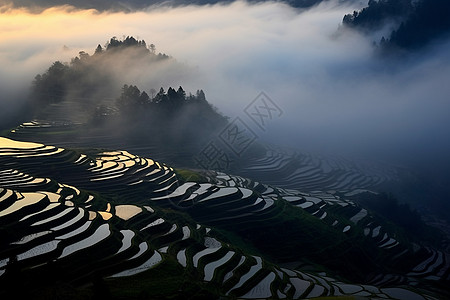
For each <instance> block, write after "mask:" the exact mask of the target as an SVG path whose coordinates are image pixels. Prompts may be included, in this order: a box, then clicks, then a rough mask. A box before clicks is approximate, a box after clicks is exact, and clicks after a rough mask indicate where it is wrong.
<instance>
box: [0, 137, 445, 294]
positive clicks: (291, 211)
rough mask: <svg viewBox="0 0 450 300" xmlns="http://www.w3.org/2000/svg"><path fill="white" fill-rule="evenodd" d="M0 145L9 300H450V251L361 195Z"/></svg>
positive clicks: (98, 154)
mask: <svg viewBox="0 0 450 300" xmlns="http://www.w3.org/2000/svg"><path fill="white" fill-rule="evenodd" d="M0 142H1V144H0V145H1V146H0V162H1V163H0V165H1V170H0V172H1V177H0V187H1V191H0V199H1V201H0V220H1V221H0V224H1V226H0V230H1V233H2V240H1V247H0V249H1V250H0V284H1V285H2V286H3V287H4V289H2V298H3V297H4V296H8V295H10V294H11V295H14V296H15V297H16V296H18V295H23V296H30V295H33V297H34V298H35V299H48V295H54V297H56V295H64V297H65V298H66V299H68V298H72V299H82V298H86V297H94V298H97V297H100V296H99V295H101V294H102V295H110V296H111V297H112V298H117V299H120V298H123V297H126V298H128V299H132V298H136V299H137V298H142V297H144V298H153V299H154V298H161V299H169V298H173V297H183V298H184V299H186V298H195V299H198V298H202V297H203V298H205V299H210V298H211V297H218V296H227V297H239V298H244V299H251V298H295V299H297V298H299V299H300V298H305V297H308V298H313V297H318V296H339V295H352V296H362V297H369V298H372V297H378V298H380V297H381V298H388V299H435V298H442V297H447V296H448V290H446V289H447V288H448V281H449V279H450V278H449V275H450V268H449V267H450V264H449V260H448V255H447V254H446V253H445V252H442V251H440V250H438V249H436V248H435V247H433V246H432V245H431V244H430V242H423V241H421V240H420V238H419V237H412V238H411V237H409V236H408V235H406V234H405V233H404V231H403V230H402V229H400V228H399V227H397V226H395V225H394V224H392V223H389V222H386V220H384V219H383V218H380V217H379V216H377V215H376V214H374V213H372V211H371V210H369V209H368V208H367V209H366V208H364V207H362V206H361V205H359V204H357V203H356V202H354V201H352V200H349V199H350V198H351V197H354V196H355V195H357V194H360V192H359V191H354V192H352V193H350V192H348V193H346V194H337V193H329V192H321V191H314V192H307V193H305V192H302V191H298V190H292V189H283V188H278V187H276V186H269V185H265V184H262V183H258V182H255V181H252V180H250V179H246V178H243V177H239V176H233V175H229V174H225V173H218V172H214V171H209V172H206V171H201V172H199V171H195V170H180V169H173V168H171V167H170V166H167V165H165V164H162V163H158V162H156V161H153V160H152V159H150V158H146V157H140V156H136V155H133V154H131V153H129V152H127V151H124V150H117V149H111V150H110V151H106V150H95V149H86V150H76V151H75V150H70V149H64V148H59V147H56V146H50V145H44V144H38V143H30V142H17V141H14V140H11V139H8V138H1V141H0ZM47 166H50V167H47ZM361 195H362V196H363V194H361ZM361 195H360V196H361ZM429 230H431V229H429ZM19 278H20V279H19ZM162 278H164V279H163V280H161V279H162Z"/></svg>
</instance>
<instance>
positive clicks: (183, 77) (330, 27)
mask: <svg viewBox="0 0 450 300" xmlns="http://www.w3.org/2000/svg"><path fill="white" fill-rule="evenodd" d="M361 5H362V4H361V3H357V4H355V3H353V2H349V3H347V4H342V3H341V4H336V2H333V1H328V2H326V3H325V4H321V5H319V6H317V7H313V8H311V9H308V10H298V9H293V8H292V7H289V6H287V5H284V4H282V3H276V2H265V3H258V4H248V3H245V2H234V3H231V4H227V5H219V4H217V5H206V6H193V5H192V6H184V7H176V8H170V7H149V8H147V9H145V10H142V11H137V12H133V13H124V12H108V11H103V12H98V11H96V10H93V9H90V10H83V9H76V8H74V7H70V6H62V7H52V8H49V9H46V10H43V11H40V12H38V13H31V12H29V11H28V10H26V9H17V8H11V7H10V6H3V7H2V8H0V91H1V93H0V94H1V95H0V117H2V118H7V116H11V115H13V113H14V111H15V109H16V108H18V107H19V104H20V103H22V101H23V99H25V98H26V95H27V91H28V87H29V86H30V84H31V81H32V80H33V78H34V76H35V75H36V74H38V73H43V72H44V71H45V70H46V69H47V68H48V67H49V66H50V65H51V63H52V62H54V61H56V60H60V61H66V62H69V61H70V59H71V58H72V57H74V56H76V55H77V54H78V52H79V51H82V50H83V51H86V52H88V53H90V54H92V53H93V52H94V49H95V48H96V46H97V44H102V45H104V44H105V43H106V42H107V41H108V40H109V39H110V38H111V37H113V36H116V37H118V38H122V37H123V36H128V35H132V36H134V37H136V38H139V39H144V40H145V41H146V42H147V44H150V43H153V44H155V45H156V50H157V52H163V53H166V54H168V55H170V56H172V57H174V58H175V59H176V61H177V63H178V64H177V66H178V67H177V68H174V66H173V65H171V66H165V67H161V68H158V69H150V70H135V72H128V73H127V76H129V78H127V81H129V82H128V83H132V84H136V85H137V86H138V87H139V88H140V89H141V90H146V91H147V92H148V90H149V89H150V88H155V89H156V90H158V89H159V87H160V86H163V87H164V88H165V89H167V88H168V87H169V86H174V87H178V86H180V85H181V86H183V88H184V89H185V90H186V91H187V92H192V93H194V92H195V91H196V90H197V89H203V90H204V91H205V94H206V97H207V99H208V101H210V102H211V103H213V104H214V105H215V106H216V107H217V108H218V109H219V111H221V112H222V113H223V114H225V115H227V116H230V117H231V119H233V118H234V117H236V116H239V117H242V118H244V116H245V114H244V109H245V107H246V106H247V105H249V104H250V103H251V102H252V101H253V100H254V99H255V97H257V96H258V95H259V93H260V92H264V93H265V94H266V95H267V96H268V97H269V98H270V99H271V100H272V101H273V102H274V103H276V104H277V106H278V107H279V108H280V109H281V110H282V112H283V113H282V114H281V116H279V117H277V118H274V119H273V120H271V122H270V124H268V125H267V127H266V128H265V130H264V131H257V134H258V136H259V138H260V139H262V140H265V141H269V142H271V143H275V144H280V145H286V146H290V147H296V148H299V149H304V150H307V151H321V152H325V153H338V154H344V155H345V154H348V155H357V156H362V157H368V158H376V159H383V160H388V161H393V162H397V161H398V162H401V163H404V162H414V163H422V164H428V163H431V162H432V163H437V164H439V163H440V162H442V160H450V158H448V155H447V153H449V151H450V141H449V140H450V139H449V138H448V137H449V136H450V118H449V114H450V85H449V84H448V78H450V57H449V56H448V54H447V53H449V52H448V51H449V48H450V42H449V41H446V40H443V41H439V42H436V43H435V44H433V45H431V46H430V47H427V48H426V49H424V50H421V51H418V52H416V53H413V54H405V55H400V56H397V57H388V58H386V57H385V58H382V57H379V56H377V55H376V51H375V50H374V47H373V41H378V40H379V38H380V37H381V35H382V34H383V30H381V31H380V32H377V33H374V34H372V35H365V36H364V35H362V34H360V33H357V32H353V31H349V30H346V29H345V28H342V26H341V22H342V17H343V16H344V15H345V14H347V13H350V12H352V11H353V10H355V9H358V8H360V7H361Z"/></svg>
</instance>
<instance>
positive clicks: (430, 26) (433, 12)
mask: <svg viewBox="0 0 450 300" xmlns="http://www.w3.org/2000/svg"><path fill="white" fill-rule="evenodd" d="M449 15H450V2H449V1H447V0H418V1H416V0H369V3H368V6H367V7H365V8H363V9H362V10H360V11H354V12H353V14H347V15H345V16H344V18H343V24H344V25H345V26H348V27H351V28H356V29H361V30H363V31H371V30H377V29H379V28H381V27H382V26H383V25H385V24H386V22H394V23H397V24H398V26H397V27H396V28H395V29H394V30H393V31H392V32H391V33H390V36H387V37H382V39H381V41H380V45H381V46H383V47H384V48H391V49H392V48H402V49H415V48H420V47H423V46H425V45H427V44H428V43H430V42H432V41H433V40H436V39H438V38H440V37H443V36H445V35H447V34H449V33H450V18H449V17H448V16H449Z"/></svg>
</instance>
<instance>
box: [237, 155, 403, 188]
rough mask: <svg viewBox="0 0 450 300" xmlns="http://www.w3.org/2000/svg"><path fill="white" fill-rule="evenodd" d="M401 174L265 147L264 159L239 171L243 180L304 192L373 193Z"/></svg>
mask: <svg viewBox="0 0 450 300" xmlns="http://www.w3.org/2000/svg"><path fill="white" fill-rule="evenodd" d="M401 172H403V170H401V169H399V168H396V167H393V166H390V165H384V164H381V163H374V162H371V161H366V160H360V161H355V160H354V159H353V160H348V159H346V158H344V157H338V156H330V155H328V156H325V155H315V154H310V153H305V152H299V151H296V150H286V149H281V148H277V147H266V152H265V155H264V156H262V157H255V158H253V159H250V160H248V161H246V163H245V167H244V168H243V169H242V170H240V171H239V173H240V174H241V175H243V176H245V177H249V178H256V179H258V180H260V181H263V182H266V183H270V184H271V185H274V186H278V187H283V188H294V189H298V188H301V189H302V190H303V191H314V190H325V191H328V190H339V191H343V190H349V191H351V190H354V189H373V188H376V187H379V186H380V185H381V184H383V183H386V182H395V181H397V180H398V179H399V175H400V173H401Z"/></svg>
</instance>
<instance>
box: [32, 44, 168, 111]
mask: <svg viewBox="0 0 450 300" xmlns="http://www.w3.org/2000/svg"><path fill="white" fill-rule="evenodd" d="M155 52H156V48H155V45H154V44H150V46H147V44H146V42H145V41H144V40H136V39H135V38H134V37H126V38H124V39H123V40H118V39H117V38H116V37H113V38H111V39H110V40H109V41H108V42H107V43H106V45H105V46H104V47H102V46H101V45H98V46H97V48H96V49H95V52H94V54H93V55H89V54H88V53H86V52H85V51H80V52H79V56H77V57H75V58H73V59H72V60H71V62H70V64H68V63H62V62H60V61H56V62H54V63H53V64H52V66H51V67H50V68H49V69H48V70H47V71H46V72H44V73H43V74H38V75H37V76H36V77H35V79H34V81H33V84H32V90H31V98H32V100H33V103H34V104H35V105H36V107H43V106H45V105H47V104H54V103H59V102H62V101H63V100H64V99H66V98H67V97H68V96H70V97H72V98H78V99H87V98H92V97H94V96H96V95H97V94H99V91H102V92H107V90H108V89H109V90H110V88H111V84H115V83H114V80H113V78H112V77H113V76H114V73H117V70H115V67H114V63H115V62H117V61H119V60H126V59H128V60H130V61H135V62H137V63H138V64H139V62H140V61H143V60H144V61H149V62H152V61H160V60H166V59H169V56H168V55H166V54H161V53H158V54H155ZM130 56H132V57H130ZM130 67H131V66H130ZM125 71H127V70H125ZM100 94H101V93H100ZM106 96H107V97H111V96H112V95H106Z"/></svg>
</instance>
